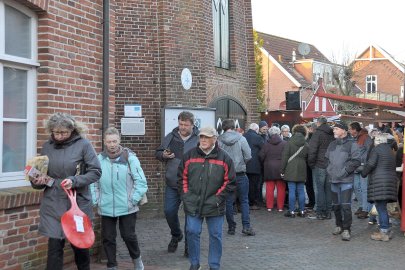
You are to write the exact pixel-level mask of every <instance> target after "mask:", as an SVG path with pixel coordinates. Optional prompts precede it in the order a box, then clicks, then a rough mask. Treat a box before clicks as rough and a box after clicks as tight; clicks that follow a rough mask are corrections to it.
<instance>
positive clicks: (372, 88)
mask: <svg viewBox="0 0 405 270" xmlns="http://www.w3.org/2000/svg"><path fill="white" fill-rule="evenodd" d="M366 92H367V93H368V94H373V93H376V92H377V76H376V75H367V76H366Z"/></svg>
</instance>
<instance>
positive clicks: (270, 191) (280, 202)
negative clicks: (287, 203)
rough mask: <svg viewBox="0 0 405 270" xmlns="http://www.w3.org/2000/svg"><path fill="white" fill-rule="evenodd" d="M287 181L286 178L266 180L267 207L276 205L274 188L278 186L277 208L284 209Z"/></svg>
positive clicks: (271, 207)
mask: <svg viewBox="0 0 405 270" xmlns="http://www.w3.org/2000/svg"><path fill="white" fill-rule="evenodd" d="M285 186H286V184H285V181H284V180H266V207H267V209H273V207H274V188H275V187H277V209H278V210H280V209H281V210H282V209H284V199H285Z"/></svg>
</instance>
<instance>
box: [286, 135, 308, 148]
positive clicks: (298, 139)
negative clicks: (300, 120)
mask: <svg viewBox="0 0 405 270" xmlns="http://www.w3.org/2000/svg"><path fill="white" fill-rule="evenodd" d="M305 142H306V140H305V136H304V135H302V134H301V133H294V135H292V137H291V138H290V143H292V144H294V145H296V146H298V147H301V146H303V145H304V144H305Z"/></svg>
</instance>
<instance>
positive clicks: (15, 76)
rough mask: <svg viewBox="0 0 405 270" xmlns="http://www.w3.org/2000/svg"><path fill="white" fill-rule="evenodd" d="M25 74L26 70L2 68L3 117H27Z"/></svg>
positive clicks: (26, 73)
mask: <svg viewBox="0 0 405 270" xmlns="http://www.w3.org/2000/svg"><path fill="white" fill-rule="evenodd" d="M27 75H28V72H27V71H26V70H19V69H15V68H8V67H5V68H4V85H3V86H4V88H3V89H4V97H3V99H4V104H3V117H4V118H21V119H26V118H27Z"/></svg>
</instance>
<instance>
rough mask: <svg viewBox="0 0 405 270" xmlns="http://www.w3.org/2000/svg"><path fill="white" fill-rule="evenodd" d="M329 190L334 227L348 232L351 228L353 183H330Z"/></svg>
mask: <svg viewBox="0 0 405 270" xmlns="http://www.w3.org/2000/svg"><path fill="white" fill-rule="evenodd" d="M331 190H332V208H333V211H334V212H335V217H336V226H337V227H341V228H342V229H343V230H350V227H351V226H352V193H353V183H332V185H331Z"/></svg>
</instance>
